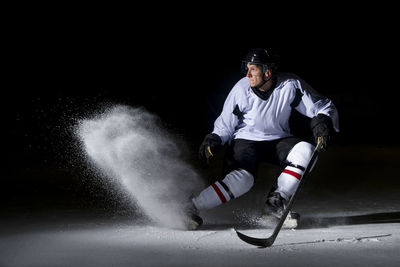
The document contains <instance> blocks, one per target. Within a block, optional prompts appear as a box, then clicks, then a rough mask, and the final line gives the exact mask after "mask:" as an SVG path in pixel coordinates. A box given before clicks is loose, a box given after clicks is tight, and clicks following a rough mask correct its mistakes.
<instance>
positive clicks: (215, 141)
mask: <svg viewBox="0 0 400 267" xmlns="http://www.w3.org/2000/svg"><path fill="white" fill-rule="evenodd" d="M221 144H222V140H221V137H219V136H218V135H217V134H214V133H211V134H207V135H206V137H204V140H203V143H201V145H200V149H199V159H200V161H201V162H202V163H203V164H208V161H209V158H210V157H211V156H212V155H213V153H216V152H218V150H219V149H220V148H221Z"/></svg>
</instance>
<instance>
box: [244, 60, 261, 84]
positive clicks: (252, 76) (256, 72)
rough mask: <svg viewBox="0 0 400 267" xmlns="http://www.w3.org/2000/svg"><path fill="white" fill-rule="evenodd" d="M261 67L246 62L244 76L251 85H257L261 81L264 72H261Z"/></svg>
mask: <svg viewBox="0 0 400 267" xmlns="http://www.w3.org/2000/svg"><path fill="white" fill-rule="evenodd" d="M261 68H262V67H261V66H258V65H250V64H247V74H246V77H247V78H248V79H249V82H250V86H251V87H254V86H257V85H259V84H261V82H262V81H263V75H264V73H263V72H262V69H261Z"/></svg>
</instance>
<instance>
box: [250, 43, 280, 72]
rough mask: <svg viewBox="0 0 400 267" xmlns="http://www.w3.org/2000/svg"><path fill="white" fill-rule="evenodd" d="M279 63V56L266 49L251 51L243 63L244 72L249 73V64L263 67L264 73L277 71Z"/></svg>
mask: <svg viewBox="0 0 400 267" xmlns="http://www.w3.org/2000/svg"><path fill="white" fill-rule="evenodd" d="M278 63H279V56H278V55H273V54H271V53H269V52H268V51H267V49H264V48H254V49H251V50H250V51H249V52H248V53H247V55H246V57H245V59H244V60H243V61H242V71H243V72H244V73H247V64H252V65H260V66H262V67H263V72H266V71H267V69H269V68H270V69H276V68H277V65H278Z"/></svg>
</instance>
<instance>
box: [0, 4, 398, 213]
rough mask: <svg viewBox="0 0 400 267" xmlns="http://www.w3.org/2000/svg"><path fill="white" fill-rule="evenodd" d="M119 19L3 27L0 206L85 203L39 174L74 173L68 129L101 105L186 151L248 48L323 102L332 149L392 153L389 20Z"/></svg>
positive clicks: (342, 15)
mask: <svg viewBox="0 0 400 267" xmlns="http://www.w3.org/2000/svg"><path fill="white" fill-rule="evenodd" d="M130 10H131V11H132V13H130V14H126V13H125V12H124V14H122V13H118V12H114V11H110V12H104V11H103V12H101V13H96V10H91V9H85V10H84V11H82V12H76V13H75V12H66V13H65V14H64V13H61V12H60V10H55V11H53V12H48V13H47V12H44V14H40V15H32V14H29V10H25V12H26V13H24V14H22V15H21V14H19V16H16V17H13V18H11V19H10V20H9V21H8V24H7V25H8V26H7V38H5V43H6V45H7V50H6V53H5V54H6V57H7V61H6V64H5V72H4V74H5V78H6V79H5V81H6V83H5V84H3V97H2V100H3V108H5V112H3V132H5V133H6V138H5V139H4V142H3V147H4V148H5V150H4V151H5V155H6V165H5V167H6V170H7V172H6V173H7V175H5V176H3V178H2V180H3V186H2V189H3V190H2V191H3V194H2V197H4V199H7V200H8V201H6V202H3V203H8V204H9V205H10V206H11V205H14V206H17V205H18V201H17V200H18V199H21V197H22V196H25V197H26V196H27V197H28V198H29V196H33V197H40V196H41V195H42V194H44V193H46V194H50V193H49V192H50V191H55V193H54V195H53V197H54V198H53V200H54V199H55V198H57V194H58V193H60V192H62V193H64V194H67V195H71V192H75V193H76V192H77V191H79V190H81V191H79V193H76V194H78V195H79V194H85V190H87V188H84V189H82V188H81V189H76V188H77V187H79V186H81V185H80V182H77V180H73V179H72V178H65V179H61V178H59V179H58V180H54V179H53V178H50V177H53V176H54V174H57V175H58V177H61V176H62V175H60V171H59V170H61V169H62V170H63V171H62V173H63V175H65V177H67V176H68V175H67V174H65V172H68V171H72V170H74V168H77V166H76V165H74V164H78V165H79V163H77V162H79V159H77V158H76V157H78V156H77V154H75V153H76V152H75V150H74V149H75V140H74V136H73V134H72V132H71V128H72V126H73V125H74V123H75V122H76V119H79V118H82V117H86V116H90V115H92V114H96V113H98V112H99V111H100V110H102V108H103V107H104V106H105V105H110V104H126V105H130V106H134V107H138V106H141V107H144V108H146V109H147V110H148V111H150V112H153V113H155V114H157V115H158V116H159V117H160V118H161V120H162V121H163V123H164V124H165V127H166V128H167V129H169V130H171V131H172V132H174V133H175V134H177V135H178V136H181V137H182V138H183V139H184V140H185V141H187V142H188V143H189V148H190V150H191V151H189V152H190V153H193V154H195V153H196V150H197V147H198V145H199V144H200V143H201V141H202V138H203V137H204V135H205V134H206V133H208V132H210V131H211V130H212V126H213V125H212V124H213V121H214V120H215V118H216V117H217V116H218V114H219V112H220V111H221V109H222V104H223V102H224V100H225V97H226V95H227V94H228V92H229V90H230V89H231V88H232V86H233V85H234V84H235V82H236V81H237V80H238V79H240V78H241V77H242V74H241V73H240V63H241V60H242V59H243V57H244V55H245V54H246V52H247V51H248V50H249V48H253V47H266V48H271V49H273V50H275V51H278V52H279V53H280V55H281V57H282V66H281V69H282V70H283V71H290V72H294V73H296V74H298V75H299V76H300V77H302V78H303V79H304V80H306V81H307V82H308V83H309V84H310V85H311V86H313V87H314V88H315V89H316V90H317V91H318V92H320V93H321V94H324V95H326V96H328V97H330V98H331V99H332V100H333V102H334V103H335V105H336V106H337V108H338V111H339V117H340V128H341V131H340V133H339V134H337V135H336V136H335V137H334V139H333V144H332V145H333V146H334V145H343V146H349V147H351V146H354V145H357V144H367V145H371V146H375V147H383V148H384V147H391V146H398V144H399V143H398V137H397V135H398V134H397V127H396V117H397V113H398V111H397V106H396V104H397V102H398V101H397V96H396V93H397V92H396V91H397V86H398V85H397V82H396V77H397V69H398V66H397V65H398V64H397V62H398V51H397V46H398V45H397V40H396V39H397V38H396V34H395V32H394V30H393V29H394V22H393V21H392V19H391V17H390V16H385V17H383V18H381V19H380V20H379V22H378V20H377V19H376V14H375V13H373V15H372V13H367V14H365V13H363V12H361V11H360V10H348V9H346V8H343V9H341V8H338V9H336V10H335V11H334V12H332V14H330V15H328V14H326V13H325V10H324V9H322V10H321V11H320V12H309V13H307V14H304V13H303V14H301V15H300V14H298V13H297V12H296V11H292V13H287V11H285V10H281V9H279V10H275V12H272V11H271V10H268V11H266V12H265V14H263V15H262V16H260V15H259V14H258V15H257V16H255V15H254V14H253V16H252V15H251V12H250V11H249V10H247V9H245V10H243V13H238V14H227V12H226V11H225V12H223V11H221V13H218V12H214V13H212V14H209V13H207V12H206V11H204V12H200V13H198V14H197V15H195V14H192V13H191V12H190V10H189V11H185V12H178V13H179V16H175V14H171V13H169V12H165V13H164V12H160V13H153V12H151V11H150V12H149V11H147V12H146V13H145V14H144V15H143V14H142V11H143V10H142V9H141V8H131V9H130ZM210 10H212V9H210ZM75 11H78V9H77V10H75ZM354 12H358V13H354ZM376 12H377V13H380V14H383V13H382V12H383V11H380V10H376ZM127 13H129V12H127ZM271 13H273V14H274V16H273V17H272V16H271ZM218 14H224V15H225V16H226V17H227V18H226V17H222V16H220V15H218ZM316 14H318V15H317V16H316ZM385 14H386V13H385ZM264 18H265V19H264ZM299 121H300V123H299V124H302V123H305V124H306V123H307V120H304V119H303V118H301V119H300V118H299ZM306 134H307V133H306ZM65 170H67V171H65ZM75 175H76V174H75ZM72 176H73V175H72ZM72 176H71V177H72ZM43 177H47V178H43ZM43 179H44V181H43ZM68 179H70V180H68ZM75 179H78V178H75ZM49 181H51V182H49ZM68 184H69V185H68ZM66 186H67V188H66ZM68 186H69V187H70V188H68ZM57 188H58V189H57ZM55 189H56V190H55ZM82 191H83V192H84V193H82ZM102 194H105V192H102ZM50 199H51V198H50ZM6 205H7V204H6ZM38 205H42V204H38Z"/></svg>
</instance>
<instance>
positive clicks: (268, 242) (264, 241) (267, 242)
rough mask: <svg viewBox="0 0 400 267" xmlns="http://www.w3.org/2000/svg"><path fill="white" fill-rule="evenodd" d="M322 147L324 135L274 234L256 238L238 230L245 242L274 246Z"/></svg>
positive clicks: (259, 245)
mask: <svg viewBox="0 0 400 267" xmlns="http://www.w3.org/2000/svg"><path fill="white" fill-rule="evenodd" d="M321 148H322V137H318V142H317V146H316V147H315V149H314V151H313V153H312V155H311V160H310V162H309V163H308V165H307V168H306V169H305V171H304V174H303V177H302V178H301V180H300V182H299V185H298V186H297V188H296V190H295V191H294V193H293V195H292V197H291V198H290V200H289V203H288V204H287V206H286V208H285V210H284V212H283V214H282V217H281V218H280V220H279V222H278V224H277V226H276V227H275V229H274V232H273V233H272V235H271V236H270V237H268V238H256V237H251V236H247V235H245V234H243V233H241V232H239V231H237V230H236V229H235V231H236V234H237V235H238V237H239V238H240V239H241V240H243V241H244V242H246V243H248V244H251V245H254V246H258V247H270V246H272V244H273V243H274V242H275V239H276V237H277V236H278V234H279V231H280V230H281V228H282V225H283V223H284V221H285V220H286V217H287V215H288V214H289V211H290V209H291V208H292V206H293V203H294V200H295V198H296V194H297V192H298V191H299V190H300V187H301V185H302V184H303V183H304V180H305V179H306V178H307V176H308V174H309V173H310V171H311V168H312V166H314V163H315V162H316V160H317V156H318V152H319V151H320V150H321Z"/></svg>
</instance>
